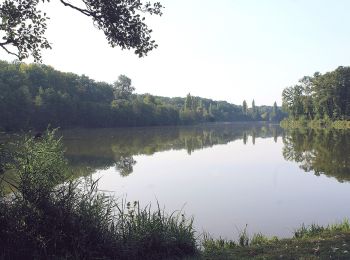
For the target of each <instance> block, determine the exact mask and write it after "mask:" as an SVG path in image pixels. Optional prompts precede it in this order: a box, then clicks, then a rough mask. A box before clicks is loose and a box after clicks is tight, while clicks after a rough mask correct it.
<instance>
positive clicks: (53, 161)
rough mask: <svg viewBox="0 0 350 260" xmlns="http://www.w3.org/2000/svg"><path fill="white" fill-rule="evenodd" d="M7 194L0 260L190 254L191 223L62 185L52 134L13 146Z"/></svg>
mask: <svg viewBox="0 0 350 260" xmlns="http://www.w3.org/2000/svg"><path fill="white" fill-rule="evenodd" d="M12 168H13V170H15V171H16V172H17V174H18V176H19V177H18V182H17V183H16V184H12V188H13V193H12V194H9V195H4V194H3V193H0V244H1V248H0V259H3V258H5V259H8V258H9V259H37V258H39V259H48V258H49V259H52V258H59V259H61V258H65V259H97V258H98V259H140V258H142V259H160V258H168V257H182V256H189V255H194V254H196V253H197V249H196V241H195V238H194V230H193V226H192V220H186V218H185V216H184V215H182V214H181V213H178V214H172V215H167V214H166V213H165V212H164V211H162V210H160V208H159V206H158V209H157V210H156V211H152V210H151V207H150V206H148V207H145V208H140V206H139V203H138V202H135V203H134V204H130V203H126V202H125V201H117V200H116V199H114V198H113V197H111V196H110V195H108V194H105V193H103V192H100V191H99V190H98V182H97V181H93V180H92V179H81V180H79V181H74V180H69V178H68V176H69V174H68V167H67V162H66V160H65V158H64V152H63V149H62V144H61V141H60V140H59V139H56V138H55V135H54V132H50V131H47V132H46V133H45V134H44V136H43V137H42V138H41V139H40V140H38V139H35V138H32V137H25V138H24V140H23V141H22V142H21V143H20V144H18V145H17V150H16V154H15V158H14V164H13V165H12Z"/></svg>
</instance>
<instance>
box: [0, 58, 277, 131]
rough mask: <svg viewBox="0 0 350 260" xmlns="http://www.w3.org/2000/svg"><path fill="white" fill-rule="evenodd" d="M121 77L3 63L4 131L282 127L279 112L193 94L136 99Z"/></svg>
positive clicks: (0, 114) (0, 112)
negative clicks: (222, 124)
mask: <svg viewBox="0 0 350 260" xmlns="http://www.w3.org/2000/svg"><path fill="white" fill-rule="evenodd" d="M134 90H135V88H134V87H133V86H132V84H131V80H130V79H129V78H128V77H126V76H124V75H121V76H119V78H118V80H117V81H116V82H114V83H113V84H108V83H106V82H96V81H94V80H92V79H90V78H88V77H87V76H84V75H82V76H79V75H76V74H73V73H64V72H60V71H57V70H55V69H54V68H52V67H50V66H46V65H41V64H25V63H20V62H12V63H9V62H6V61H0V129H3V130H7V131H8V130H20V129H30V128H35V129H44V128H46V127H47V126H48V125H51V127H58V126H59V127H63V128H70V127H117V126H152V125H178V124H192V123H199V122H214V121H231V122H232V121H280V120H281V119H282V117H283V113H282V112H281V109H280V108H279V107H277V104H276V103H275V104H274V106H260V107H258V106H255V102H254V101H253V102H252V107H251V108H248V106H247V103H246V102H245V101H244V102H243V105H242V106H239V105H233V104H230V103H228V102H225V101H213V100H211V99H205V98H200V97H194V96H191V95H190V94H188V95H187V97H185V98H180V97H177V98H167V97H159V96H153V95H150V94H142V95H141V94H134V93H133V91H134Z"/></svg>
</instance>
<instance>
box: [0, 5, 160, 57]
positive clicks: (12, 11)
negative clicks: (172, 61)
mask: <svg viewBox="0 0 350 260" xmlns="http://www.w3.org/2000/svg"><path fill="white" fill-rule="evenodd" d="M40 2H43V3H47V2H50V0H41V1H40V0H5V1H4V2H3V3H1V4H0V18H1V20H0V37H1V39H0V47H1V48H2V49H3V50H5V51H6V52H7V53H9V54H12V55H15V56H16V57H17V58H18V59H19V60H23V59H25V58H28V57H29V56H33V57H34V60H35V61H41V60H42V57H41V50H42V49H50V48H51V44H50V43H49V41H48V40H47V38H46V37H45V32H46V29H47V20H48V19H49V17H48V16H47V15H46V13H43V12H42V11H41V10H40V9H39V8H38V6H39V3H40ZM60 2H61V3H62V4H63V5H64V6H67V7H70V8H72V9H74V10H75V11H77V12H79V13H81V14H83V15H85V16H88V17H90V18H91V19H92V21H93V23H94V26H96V27H97V28H98V29H99V30H102V31H103V32H104V34H105V36H106V39H107V41H108V43H109V44H110V45H111V46H112V47H116V46H119V47H121V48H122V49H134V50H135V54H137V55H138V56H139V57H142V56H144V55H147V53H148V52H149V51H151V50H153V49H154V48H157V44H156V43H155V41H154V40H152V39H151V33H152V30H151V29H149V28H148V26H147V25H146V24H145V17H144V14H151V15H162V8H163V6H162V5H161V4H160V3H159V2H156V3H154V4H151V3H150V2H146V3H143V2H141V0H79V1H72V2H74V4H77V5H74V4H72V3H71V2H70V1H67V0H60Z"/></svg>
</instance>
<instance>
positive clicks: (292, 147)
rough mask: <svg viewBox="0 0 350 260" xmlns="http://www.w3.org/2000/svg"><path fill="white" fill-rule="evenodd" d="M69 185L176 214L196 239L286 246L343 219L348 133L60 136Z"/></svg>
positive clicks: (162, 131)
mask: <svg viewBox="0 0 350 260" xmlns="http://www.w3.org/2000/svg"><path fill="white" fill-rule="evenodd" d="M63 136H64V143H65V146H66V148H67V157H68V159H69V162H70V164H71V166H72V168H74V170H75V172H76V173H77V174H78V175H85V176H86V175H90V174H92V175H93V176H94V178H97V177H101V179H100V185H99V187H100V189H102V190H106V191H110V192H112V193H114V194H115V195H116V196H117V197H127V200H130V201H133V200H139V201H140V203H141V204H142V205H147V204H149V203H152V204H153V205H155V204H156V203H155V202H156V200H158V201H159V203H160V204H161V205H164V206H165V208H166V211H167V212H172V211H174V210H179V209H184V211H185V212H186V214H187V215H188V216H193V217H194V220H195V222H194V223H195V227H196V229H197V231H199V232H202V231H206V232H209V233H211V234H212V235H213V236H215V237H218V236H222V237H226V238H234V237H236V236H237V234H238V233H239V231H240V230H242V229H243V228H244V227H245V225H246V224H248V232H249V233H250V234H252V233H256V232H262V233H264V234H266V235H270V236H272V235H278V236H285V237H287V236H291V235H292V231H293V229H294V228H296V227H298V226H300V225H301V224H302V223H305V224H311V223H318V224H328V223H333V222H336V221H340V220H342V219H344V218H347V217H350V207H349V206H347V205H349V202H350V183H349V181H350V170H349V169H350V152H349V151H350V132H347V131H335V130H331V131H330V130H328V131H312V130H308V131H306V130H304V131H303V132H300V131H296V130H293V131H287V132H285V131H283V130H282V129H281V128H279V127H278V126H274V125H252V124H211V125H203V126H189V127H157V128H122V129H100V130H70V131H64V132H63Z"/></svg>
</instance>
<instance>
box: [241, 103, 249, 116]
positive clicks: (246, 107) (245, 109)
mask: <svg viewBox="0 0 350 260" xmlns="http://www.w3.org/2000/svg"><path fill="white" fill-rule="evenodd" d="M242 112H243V114H244V115H247V114H248V105H247V101H245V100H244V101H243V106H242Z"/></svg>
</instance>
